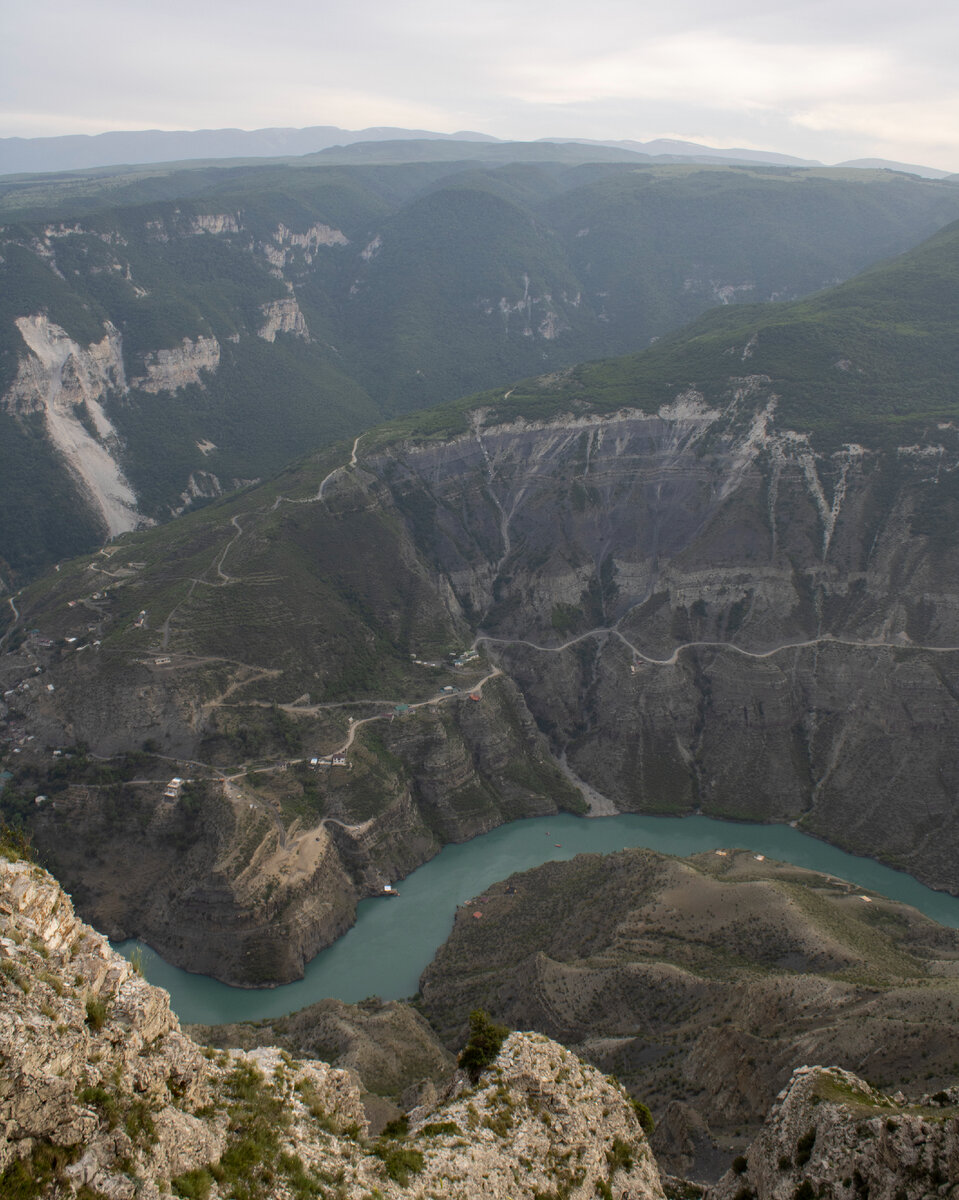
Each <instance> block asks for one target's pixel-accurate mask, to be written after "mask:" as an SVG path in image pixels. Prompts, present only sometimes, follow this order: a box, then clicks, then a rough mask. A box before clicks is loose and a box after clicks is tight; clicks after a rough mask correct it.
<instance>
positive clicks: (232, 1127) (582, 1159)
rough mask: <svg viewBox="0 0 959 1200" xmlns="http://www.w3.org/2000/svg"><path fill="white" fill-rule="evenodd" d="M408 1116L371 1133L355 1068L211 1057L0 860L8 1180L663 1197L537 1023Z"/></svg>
mask: <svg viewBox="0 0 959 1200" xmlns="http://www.w3.org/2000/svg"><path fill="white" fill-rule="evenodd" d="M411 1118H412V1119H411V1122H410V1131H409V1134H408V1136H406V1137H405V1138H403V1139H401V1140H395V1139H394V1140H389V1139H386V1140H384V1139H381V1140H380V1141H378V1142H376V1143H374V1144H371V1143H370V1142H369V1141H368V1140H367V1124H366V1117H365V1113H364V1110H363V1106H362V1103H361V1100H360V1093H359V1090H358V1087H357V1085H356V1082H355V1080H354V1078H353V1077H352V1076H351V1075H350V1074H349V1073H348V1072H346V1071H342V1070H337V1069H334V1068H332V1067H329V1066H328V1065H327V1064H326V1063H323V1062H317V1061H307V1062H299V1061H296V1060H294V1059H292V1058H291V1057H290V1056H289V1055H288V1054H287V1053H286V1052H284V1051H281V1050H279V1049H278V1048H275V1047H274V1048H261V1049H257V1050H253V1051H250V1052H249V1053H247V1052H244V1051H239V1050H238V1051H233V1052H231V1053H230V1054H226V1053H219V1054H218V1053H216V1052H213V1051H207V1052H205V1053H204V1052H201V1050H200V1048H199V1047H198V1046H196V1045H195V1043H193V1042H192V1041H190V1039H189V1038H187V1037H186V1036H185V1035H184V1034H183V1033H181V1031H180V1029H179V1026H178V1023H177V1021H176V1018H175V1017H174V1016H173V1014H172V1013H171V1012H170V1008H169V1001H168V997H167V995H166V993H165V992H162V991H160V990H159V989H157V988H153V987H151V986H149V985H148V984H146V983H145V982H144V981H143V980H142V979H140V978H139V976H137V975H136V973H135V971H134V970H133V968H132V967H131V965H130V964H129V963H128V962H127V961H126V960H125V959H122V958H120V957H119V956H118V955H116V954H115V953H113V952H112V951H111V950H110V948H109V946H108V945H107V943H106V942H105V941H104V939H103V938H102V937H100V936H99V935H98V934H96V933H95V932H94V931H93V930H92V929H90V928H89V927H88V926H85V925H83V924H82V923H81V922H79V921H78V920H77V919H76V917H75V916H74V914H73V910H72V906H71V904H70V902H69V900H68V899H67V897H66V896H65V895H64V894H63V893H62V891H61V890H60V888H59V887H58V885H57V884H56V883H55V882H54V881H53V879H52V878H51V877H50V876H49V875H47V874H46V873H45V872H43V871H41V870H40V869H39V868H37V867H35V866H33V865H32V864H29V863H26V862H22V861H21V862H9V861H7V860H6V859H0V1119H2V1128H3V1136H2V1139H0V1193H2V1194H4V1195H31V1196H37V1197H49V1198H50V1200H53V1197H56V1198H57V1200H61V1198H64V1197H72V1196H79V1195H85V1196H89V1195H90V1192H91V1191H92V1192H93V1193H94V1194H97V1195H103V1196H107V1197H110V1200H132V1198H133V1197H134V1196H137V1197H143V1198H145V1200H159V1197H160V1195H161V1194H164V1193H169V1191H170V1187H171V1181H172V1185H173V1188H174V1190H175V1191H176V1192H177V1193H178V1194H180V1195H191V1196H192V1195H200V1194H202V1195H204V1196H209V1197H211V1198H213V1200H220V1198H222V1200H226V1198H227V1197H229V1196H233V1195H236V1194H243V1195H245V1196H249V1197H251V1198H252V1200H292V1198H293V1197H295V1196H302V1195H303V1194H304V1193H305V1192H306V1194H311V1195H322V1194H323V1188H324V1187H325V1186H327V1185H331V1184H335V1185H338V1186H339V1189H340V1190H339V1192H338V1194H340V1195H343V1196H357V1197H358V1196H361V1195H369V1194H378V1195H380V1196H383V1197H389V1198H391V1200H392V1198H393V1197H399V1196H405V1195H409V1194H410V1193H409V1191H408V1190H407V1185H408V1184H409V1183H410V1181H411V1180H415V1186H416V1194H418V1195H424V1196H425V1195H430V1194H434V1189H440V1190H441V1191H442V1194H443V1195H444V1196H452V1197H462V1198H463V1200H472V1198H473V1197H488V1198H490V1200H506V1198H507V1197H509V1198H511V1200H512V1198H516V1197H521V1198H523V1200H526V1198H529V1200H533V1197H534V1196H536V1195H542V1194H543V1193H544V1191H545V1190H548V1189H551V1188H557V1187H563V1188H564V1192H563V1194H564V1195H567V1196H569V1197H571V1198H574V1200H587V1198H589V1197H592V1196H594V1195H595V1194H596V1193H597V1191H599V1190H601V1188H605V1189H606V1191H605V1192H603V1194H606V1195H609V1194H612V1193H611V1192H610V1189H611V1188H612V1189H615V1193H616V1194H617V1195H619V1194H620V1193H621V1192H623V1191H625V1192H627V1193H628V1194H629V1195H630V1196H631V1197H633V1198H634V1200H660V1198H661V1197H662V1195H663V1193H662V1189H661V1187H660V1184H659V1176H658V1172H657V1169H656V1166H655V1163H654V1161H653V1157H652V1153H651V1151H650V1149H649V1146H648V1144H647V1143H646V1139H645V1136H644V1135H643V1133H642V1130H641V1129H640V1127H639V1123H638V1121H637V1119H636V1116H635V1114H634V1112H633V1110H632V1108H631V1106H630V1105H629V1103H628V1101H627V1099H626V1097H625V1096H624V1095H623V1093H622V1092H621V1090H619V1089H618V1088H617V1087H614V1086H613V1085H612V1084H611V1083H609V1082H608V1081H607V1080H605V1079H604V1078H603V1077H602V1076H601V1075H599V1074H598V1072H596V1071H595V1070H593V1069H592V1068H590V1067H586V1066H584V1065H583V1064H582V1063H580V1062H579V1061H578V1060H577V1059H576V1058H575V1057H574V1056H573V1055H571V1054H570V1053H569V1052H568V1051H566V1050H564V1049H563V1048H562V1047H560V1046H558V1045H556V1044H555V1043H553V1042H550V1041H549V1040H548V1039H546V1038H544V1037H541V1036H538V1035H530V1034H513V1035H511V1036H510V1038H509V1039H508V1040H507V1042H506V1043H505V1045H504V1047H503V1049H502V1051H501V1053H500V1055H499V1057H498V1058H497V1059H496V1061H495V1062H494V1063H493V1065H492V1066H491V1067H490V1068H489V1069H488V1070H487V1071H486V1072H485V1073H484V1074H483V1075H482V1076H481V1078H480V1080H479V1082H478V1085H476V1086H472V1085H470V1084H469V1082H468V1081H467V1080H466V1078H465V1077H462V1076H460V1075H457V1076H456V1077H455V1078H454V1080H453V1082H452V1084H451V1085H450V1086H449V1088H448V1089H447V1091H446V1093H445V1095H444V1097H443V1099H442V1100H440V1101H439V1102H438V1103H437V1104H435V1105H433V1106H431V1107H430V1108H428V1109H427V1108H421V1109H418V1110H416V1111H415V1112H414V1113H413V1114H411ZM84 1189H86V1190H85V1191H84ZM307 1189H308V1191H307Z"/></svg>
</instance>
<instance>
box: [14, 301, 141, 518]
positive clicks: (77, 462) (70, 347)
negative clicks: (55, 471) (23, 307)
mask: <svg viewBox="0 0 959 1200" xmlns="http://www.w3.org/2000/svg"><path fill="white" fill-rule="evenodd" d="M16 325H17V328H18V329H19V330H20V334H21V336H22V338H23V340H24V342H25V343H26V346H27V348H28V350H29V353H28V354H27V356H26V357H25V358H22V359H21V360H20V362H19V365H18V369H17V377H16V380H15V381H14V383H13V386H12V387H11V388H10V389H9V391H8V392H7V393H6V395H5V396H4V397H3V399H2V406H3V407H5V408H6V410H7V411H8V412H11V413H13V414H14V415H24V414H28V413H32V412H39V413H41V414H42V415H43V420H44V425H45V428H46V432H47V436H48V437H49V439H50V441H51V443H52V444H53V446H55V447H56V449H57V451H58V452H59V453H60V454H61V455H62V456H63V458H64V460H65V461H66V463H67V465H68V467H69V469H70V471H71V472H72V473H73V475H74V476H75V477H76V479H77V480H78V482H79V484H80V487H81V490H82V493H83V494H84V495H85V497H86V498H87V499H88V501H89V503H90V505H91V507H92V508H93V509H94V511H95V512H96V513H97V515H98V516H99V517H100V519H101V520H102V522H103V525H104V528H105V531H106V533H107V535H108V536H110V537H113V536H115V535H116V534H118V533H123V532H124V531H125V530H128V529H135V528H137V527H138V526H140V525H143V524H149V523H150V522H148V521H146V520H145V518H144V517H143V516H142V514H141V513H140V512H139V511H138V510H137V498H136V495H135V494H134V491H133V489H132V487H131V486H130V484H129V482H128V481H127V479H126V476H125V475H124V473H123V470H122V469H121V467H120V465H119V461H118V459H119V438H118V436H117V431H116V429H115V428H114V427H113V424H112V422H111V421H110V419H109V417H108V416H107V415H106V412H105V410H104V407H103V404H104V401H105V400H106V399H107V397H108V396H110V395H122V394H124V393H125V392H126V387H127V384H126V377H125V374H124V368H123V354H122V346H121V339H120V334H119V333H118V332H117V330H116V329H114V327H113V326H112V325H110V324H109V323H107V324H106V327H105V331H104V336H103V339H102V340H101V341H100V342H94V343H91V344H90V345H89V346H85V347H84V346H80V345H79V344H78V343H77V342H75V341H74V340H73V339H72V338H70V337H69V336H68V335H67V333H66V331H65V330H63V329H61V327H60V326H59V325H56V324H54V323H53V322H52V321H50V320H49V318H48V317H46V316H44V315H43V314H37V315H35V316H32V317H21V318H19V319H18V320H17V322H16Z"/></svg>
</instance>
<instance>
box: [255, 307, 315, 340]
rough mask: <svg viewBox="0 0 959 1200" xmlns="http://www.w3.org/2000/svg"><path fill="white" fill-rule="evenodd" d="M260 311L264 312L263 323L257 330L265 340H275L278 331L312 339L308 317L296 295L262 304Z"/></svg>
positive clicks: (258, 334) (259, 335)
mask: <svg viewBox="0 0 959 1200" xmlns="http://www.w3.org/2000/svg"><path fill="white" fill-rule="evenodd" d="M260 312H261V313H262V314H263V324H262V325H261V326H260V328H259V329H258V330H257V331H256V332H257V336H258V337H261V338H263V340H264V341H265V342H275V341H276V335H277V334H278V333H292V334H293V336H294V337H298V338H304V339H305V340H306V341H309V340H310V331H309V330H308V329H307V327H306V318H305V317H304V316H303V314H302V312H300V306H299V304H297V302H296V297H295V296H287V297H285V298H284V299H282V300H270V301H269V302H268V303H267V304H261V305H260Z"/></svg>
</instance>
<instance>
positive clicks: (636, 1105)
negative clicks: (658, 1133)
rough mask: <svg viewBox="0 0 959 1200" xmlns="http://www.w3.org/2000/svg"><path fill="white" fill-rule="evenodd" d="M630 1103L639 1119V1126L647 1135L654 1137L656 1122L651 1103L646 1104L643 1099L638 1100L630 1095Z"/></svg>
mask: <svg viewBox="0 0 959 1200" xmlns="http://www.w3.org/2000/svg"><path fill="white" fill-rule="evenodd" d="M629 1102H630V1104H631V1105H632V1106H633V1112H634V1113H635V1114H636V1119H637V1120H638V1121H639V1127H640V1129H642V1131H643V1133H645V1134H646V1136H647V1137H652V1135H653V1130H654V1129H655V1128H656V1122H655V1120H654V1119H653V1114H652V1113H651V1112H650V1111H649V1105H648V1104H644V1103H643V1102H642V1100H636V1099H634V1098H633V1097H630V1100H629Z"/></svg>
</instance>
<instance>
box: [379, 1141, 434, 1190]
mask: <svg viewBox="0 0 959 1200" xmlns="http://www.w3.org/2000/svg"><path fill="white" fill-rule="evenodd" d="M373 1153H374V1154H375V1155H376V1157H377V1158H379V1159H382V1162H383V1167H384V1169H385V1171H386V1174H387V1175H388V1176H389V1177H390V1179H392V1180H394V1181H395V1182H396V1183H398V1184H399V1185H400V1187H406V1185H407V1184H408V1183H409V1181H410V1175H418V1174H419V1173H420V1171H422V1170H423V1155H422V1154H421V1153H420V1151H419V1150H409V1149H407V1148H406V1147H405V1146H397V1145H395V1144H394V1143H392V1142H378V1143H377V1144H376V1145H375V1146H374V1147H373Z"/></svg>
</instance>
